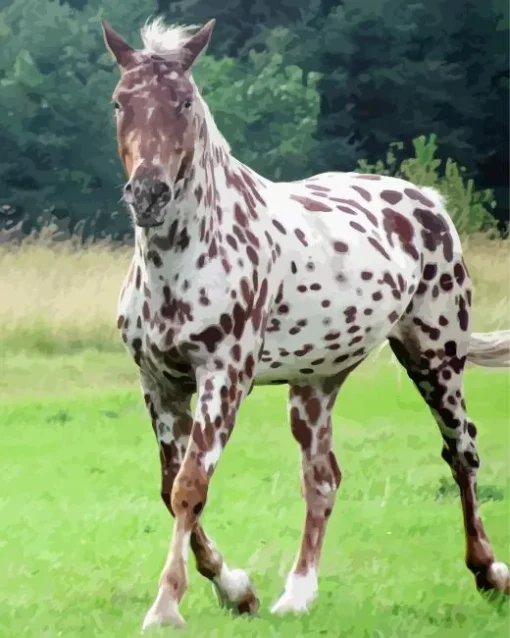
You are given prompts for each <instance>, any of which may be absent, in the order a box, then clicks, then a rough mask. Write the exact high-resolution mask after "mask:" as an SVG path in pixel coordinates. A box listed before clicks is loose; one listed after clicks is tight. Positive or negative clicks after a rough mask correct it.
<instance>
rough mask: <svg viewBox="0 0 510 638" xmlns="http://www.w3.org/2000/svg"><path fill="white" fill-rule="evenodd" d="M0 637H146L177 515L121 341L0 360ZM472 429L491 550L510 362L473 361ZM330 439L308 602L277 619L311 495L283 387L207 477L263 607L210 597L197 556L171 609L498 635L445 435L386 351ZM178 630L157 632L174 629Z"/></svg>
mask: <svg viewBox="0 0 510 638" xmlns="http://www.w3.org/2000/svg"><path fill="white" fill-rule="evenodd" d="M0 365H1V367H2V376H1V377H0V415H1V416H0V432H1V435H0V464H1V468H2V474H1V476H2V484H1V490H0V636H1V637H2V638H8V637H9V638H10V637H18V636H32V637H34V638H35V637H37V638H43V637H48V638H56V637H57V636H87V637H88V636H90V637H94V638H95V637H103V636H108V637H115V638H117V637H120V636H122V637H123V638H125V637H128V636H138V635H140V626H141V621H142V619H143V616H144V614H145V612H146V610H147V608H148V606H149V605H150V604H151V603H152V600H153V597H154V595H155V593H156V590H157V579H158V576H159V573H160V569H161V567H162V565H163V561H164V558H165V555H166V550H167V542H168V537H169V534H170V530H171V521H170V518H169V516H168V514H167V512H166V510H165V508H164V506H163V504H162V503H161V501H160V499H159V461H158V456H157V448H156V444H155V441H154V439H153V434H152V431H151V427H150V424H149V422H148V419H147V418H146V416H145V411H144V407H143V405H142V403H143V402H142V400H141V396H140V393H139V390H138V387H137V382H136V371H135V370H134V366H133V365H131V363H130V361H129V360H128V358H127V355H125V354H124V353H121V354H115V353H103V354H99V353H94V352H92V351H90V352H83V353H76V354H74V355H68V356H55V357H43V356H38V357H30V356H28V355H23V356H21V355H20V356H14V355H13V356H9V357H5V358H4V359H3V360H2V361H0ZM466 392H467V401H468V406H469V410H470V414H471V417H472V419H473V420H474V421H475V423H477V425H478V428H479V451H480V454H481V458H482V470H481V472H480V496H481V501H482V506H481V512H482V516H483V519H484V522H485V526H486V529H487V531H488V533H489V536H490V538H491V540H492V543H493V546H494V549H495V551H496V555H497V556H498V558H499V559H500V560H505V561H508V560H509V559H510V550H509V530H508V523H509V488H510V485H509V465H510V464H509V430H508V423H509V416H510V409H509V404H508V375H507V374H505V373H494V372H489V373H488V372H485V371H483V370H475V369H472V370H469V371H468V373H467V375H466ZM335 412H336V419H335V421H336V426H335V448H336V451H337V453H338V457H339V460H340V463H341V466H342V469H343V473H344V480H343V483H342V486H341V488H340V492H339V495H338V499H337V505H336V508H335V510H334V512H333V515H332V517H331V521H330V524H329V528H328V533H327V536H326V542H325V547H324V554H323V561H322V565H321V580H320V595H319V599H318V601H317V602H316V604H315V606H314V607H313V609H312V611H311V612H310V614H309V615H308V616H305V617H301V618H294V617H285V618H282V619H280V618H274V617H272V616H271V615H270V614H269V611H268V608H269V606H270V604H271V603H272V602H274V601H275V600H276V598H277V597H278V595H279V594H280V593H281V589H282V585H283V581H284V578H285V575H286V573H287V570H288V569H289V567H290V566H291V564H292V561H293V558H294V555H295V552H296V550H297V546H298V542H299V537H300V532H301V526H302V521H303V515H304V506H303V503H302V501H301V498H300V493H299V473H298V467H299V455H298V450H297V446H296V444H295V443H294V441H293V440H292V438H291V435H290V432H289V427H288V425H287V418H286V404H285V389H284V388H270V389H258V390H256V391H255V392H254V394H253V395H252V396H251V397H250V398H249V399H248V401H247V402H246V403H245V405H244V406H243V409H242V411H241V414H240V417H239V420H238V423H237V427H236V429H235V430H234V433H233V436H232V439H231V441H230V443H229V445H228V446H227V449H226V451H225V453H224V455H223V457H222V460H221V462H220V465H219V467H218V469H217V472H216V474H215V476H214V478H213V482H212V486H211V490H210V493H209V500H208V504H207V507H206V510H205V512H204V516H203V522H204V527H205V528H206V530H207V531H208V532H209V534H210V535H211V536H212V537H213V538H214V539H215V541H216V543H217V544H218V546H219V547H220V549H221V551H222V552H223V554H224V556H225V558H226V560H227V562H228V563H229V564H230V565H232V566H239V567H244V568H247V569H248V570H249V572H250V574H251V576H252V578H253V580H254V582H255V584H256V587H257V589H258V592H259V595H260V598H261V610H260V614H259V617H258V618H256V619H253V620H247V619H243V618H239V619H233V618H232V617H230V616H229V615H228V614H227V613H226V612H224V611H222V610H220V609H218V608H217V606H216V601H215V599H214V597H213V594H212V592H211V589H210V586H209V584H208V583H207V582H206V581H205V580H204V579H203V578H202V577H200V576H199V575H198V574H197V573H196V572H195V569H194V561H193V558H192V557H191V560H190V570H189V572H190V583H189V589H188V592H187V594H186V596H185V599H184V601H183V603H182V606H181V611H182V613H183V615H184V617H185V618H186V620H187V623H188V624H187V629H186V630H185V631H184V634H183V635H187V636H192V637H193V638H200V637H204V638H205V637H207V638H228V637H235V638H243V637H245V636H250V637H251V636H260V637H261V638H266V637H272V636H282V637H291V636H292V637H293V638H295V637H300V636H332V637H338V636H355V637H358V636H359V637H360V638H361V637H363V638H365V637H377V638H381V637H387V636H396V637H405V638H408V637H411V636H413V637H414V636H440V637H443V636H448V637H449V636H452V637H453V636H458V637H459V638H460V637H462V638H467V637H475V636H477V637H479V636H502V637H503V636H507V635H508V631H509V622H508V620H509V619H508V615H507V612H506V611H505V609H504V608H503V610H500V611H497V610H496V609H494V607H493V606H490V605H489V604H487V603H486V602H485V601H484V600H482V599H481V598H480V597H479V595H478V594H477V592H476V590H475V588H474V586H473V581H472V577H471V575H470V573H469V572H468V571H467V569H466V568H465V567H464V564H463V554H464V539H463V531H462V517H461V510H460V505H459V503H458V499H457V496H456V490H455V489H453V487H452V480H451V478H450V475H449V471H448V468H447V467H446V465H445V464H444V462H443V461H442V460H441V459H440V454H439V452H440V447H441V443H440V437H439V433H438V431H437V427H436V425H435V424H434V422H433V420H432V418H431V417H430V416H429V413H428V411H427V408H426V407H425V406H424V405H423V404H422V402H421V400H420V399H419V397H418V395H417V393H416V392H415V391H414V388H412V387H411V385H410V383H409V382H408V380H407V379H406V378H405V376H404V375H403V374H402V373H400V371H399V369H398V368H396V367H394V366H391V365H389V364H388V363H387V360H386V356H383V357H381V359H380V360H378V361H376V362H373V363H367V364H365V366H364V368H360V370H359V371H358V372H357V373H356V374H354V375H353V376H352V377H351V378H350V379H349V381H348V382H347V383H346V385H345V387H344V389H343V391H342V393H341V394H340V397H339V400H338V402H337V406H336V410H335ZM173 634H174V631H173V630H172V629H166V630H164V631H162V632H156V633H155V635H173Z"/></svg>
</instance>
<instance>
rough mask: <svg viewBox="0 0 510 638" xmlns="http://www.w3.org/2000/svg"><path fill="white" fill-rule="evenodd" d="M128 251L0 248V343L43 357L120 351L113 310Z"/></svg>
mask: <svg viewBox="0 0 510 638" xmlns="http://www.w3.org/2000/svg"><path fill="white" fill-rule="evenodd" d="M131 254H132V249H131V248H126V247H124V248H118V247H115V246H112V245H105V244H103V245H92V246H89V247H87V248H81V249H80V248H77V247H76V246H75V245H73V244H72V243H68V242H61V243H58V244H47V245H45V244H38V243H27V244H22V245H21V246H13V247H11V246H6V245H4V246H0V272H1V273H2V276H1V277H0V298H1V299H3V300H4V303H2V305H1V306H0V326H1V332H0V341H1V342H2V345H3V347H4V348H6V349H8V350H19V349H30V348H36V349H39V350H44V351H48V352H54V351H66V350H69V349H71V350H74V349H79V348H81V347H84V346H86V347H97V348H99V349H111V348H114V349H117V347H121V344H119V338H118V334H117V329H116V320H115V318H116V306H117V298H118V296H119V291H120V288H121V285H122V281H123V278H124V276H125V274H126V272H127V270H128V267H129V262H130V259H131Z"/></svg>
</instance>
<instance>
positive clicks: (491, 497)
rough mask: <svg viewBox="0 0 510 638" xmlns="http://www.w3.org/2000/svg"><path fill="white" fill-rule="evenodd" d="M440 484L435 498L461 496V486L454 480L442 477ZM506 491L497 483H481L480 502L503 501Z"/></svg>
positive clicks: (443, 499)
mask: <svg viewBox="0 0 510 638" xmlns="http://www.w3.org/2000/svg"><path fill="white" fill-rule="evenodd" d="M439 483H440V485H439V487H438V489H437V491H436V495H435V500H436V501H445V500H454V499H455V500H456V499H458V497H459V488H458V487H457V485H456V483H455V482H454V481H453V480H451V479H450V480H449V479H446V478H444V477H442V478H441V479H440V481H439ZM504 499H505V492H504V490H502V489H501V488H500V487H497V486H496V485H479V486H478V502H479V503H487V502H488V501H495V502H496V501H503V500H504Z"/></svg>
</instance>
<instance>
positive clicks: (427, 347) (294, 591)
mask: <svg viewBox="0 0 510 638" xmlns="http://www.w3.org/2000/svg"><path fill="white" fill-rule="evenodd" d="M214 24H215V22H214V20H211V21H210V22H208V23H207V24H206V25H205V26H203V27H202V28H197V27H193V28H192V27H178V26H167V25H165V24H164V23H163V21H161V20H160V19H156V20H154V21H152V22H148V23H146V24H145V26H144V27H143V28H142V29H141V36H142V41H143V48H142V49H135V48H133V47H131V46H130V45H129V44H128V43H127V42H126V40H125V39H124V38H123V37H122V36H121V35H119V34H118V33H117V32H115V31H114V30H113V28H112V27H111V26H110V25H109V24H108V23H107V22H103V23H102V30H103V36H104V39H105V42H106V46H107V48H108V49H109V51H110V53H111V54H112V56H113V58H114V59H115V60H116V62H117V65H118V68H119V69H120V79H119V80H118V83H117V85H116V87H115V89H114V92H113V106H114V112H115V115H114V117H115V120H116V131H117V142H118V149H119V155H120V158H121V161H122V163H123V165H124V168H125V171H126V174H127V177H128V180H127V182H126V184H125V186H124V187H123V199H124V201H125V203H126V205H127V208H128V209H129V211H130V215H131V217H132V221H133V222H134V231H135V247H134V254H133V257H132V261H131V264H130V267H129V271H128V273H127V276H126V278H125V280H124V284H123V287H122V290H121V292H120V297H119V301H118V320H117V325H118V329H119V331H120V334H121V337H122V340H123V341H124V343H125V346H126V348H127V350H128V352H129V353H130V354H131V356H132V358H133V359H134V362H135V363H136V365H137V366H138V368H139V377H140V385H141V389H142V393H143V397H144V400H145V404H146V406H147V411H148V414H149V416H150V419H151V423H152V427H153V430H154V433H155V436H156V440H157V443H158V446H159V456H160V461H161V497H162V499H163V502H164V504H165V506H166V507H167V509H168V510H169V512H170V514H171V516H172V517H173V518H174V524H173V532H172V536H171V542H170V546H169V550H168V555H167V559H166V562H165V565H164V567H163V570H162V573H161V577H160V580H159V588H158V592H157V595H156V598H155V600H154V603H153V604H152V606H151V607H150V609H149V610H148V612H147V614H146V616H145V619H144V621H143V628H148V627H151V626H158V625H165V624H170V625H173V626H176V627H178V626H182V625H183V624H184V619H183V617H182V615H181V613H180V611H179V603H180V601H181V600H182V597H183V595H184V593H185V590H186V588H187V562H188V550H189V546H191V550H192V552H193V553H194V556H195V559H196V565H197V569H198V571H199V572H200V574H202V575H203V576H205V577H206V578H207V579H209V580H210V581H211V582H212V584H213V585H214V589H215V590H216V593H217V595H218V598H219V602H220V603H221V604H222V605H224V606H226V607H227V608H229V609H230V610H232V611H233V612H237V613H247V614H256V613H257V610H258V607H259V600H258V597H257V593H256V590H255V587H254V586H253V584H252V582H251V580H250V578H249V577H248V575H247V573H246V572H245V571H243V570H240V569H231V568H230V567H228V565H227V563H226V562H225V560H224V558H223V555H222V553H221V552H220V550H219V549H218V548H217V546H216V545H215V544H214V542H213V541H212V539H211V538H210V537H209V536H208V535H207V534H206V532H205V531H204V528H203V526H202V524H201V522H200V517H201V514H202V512H203V511H204V507H205V504H206V500H207V494H208V489H209V483H210V480H211V477H212V475H213V472H214V470H215V468H216V467H217V464H218V462H219V460H220V458H221V454H222V452H223V450H224V448H225V446H226V444H227V441H228V440H229V437H230V435H231V434H232V430H233V428H234V425H235V422H236V415H237V413H238V410H239V407H240V405H241V403H242V402H243V401H244V399H245V398H246V397H247V396H248V395H249V393H250V392H251V391H252V389H253V387H254V386H255V385H268V384H287V385H288V386H289V415H290V428H291V432H292V435H293V437H294V439H295V440H296V442H297V444H298V445H299V446H300V452H301V478H302V496H303V498H304V501H305V504H306V518H305V522H304V528H303V532H302V538H301V543H300V547H299V551H298V553H297V556H296V559H295V562H294V564H293V566H292V568H291V569H290V572H289V574H288V577H287V579H286V582H285V584H284V588H283V593H282V594H281V596H280V598H279V599H278V600H277V602H276V603H275V604H274V605H273V606H272V608H271V611H272V612H273V613H278V614H283V613H287V612H289V613H301V612H306V611H308V610H309V608H310V605H311V604H312V602H313V601H314V599H315V598H316V596H317V594H318V566H319V560H320V555H321V548H322V544H323V540H324V535H325V532H326V526H327V523H328V519H329V517H330V516H331V513H332V510H333V506H334V502H335V496H336V493H337V490H338V488H339V486H340V482H341V479H342V472H341V470H340V467H339V465H338V462H337V460H336V457H335V454H334V451H333V445H332V420H331V414H332V410H333V406H334V404H335V400H336V398H337V395H338V392H339V390H340V388H341V387H342V385H343V383H344V382H345V380H346V379H347V377H348V376H349V375H350V373H351V372H352V371H353V370H354V369H355V368H357V366H358V365H359V364H360V363H361V362H362V361H364V360H365V359H366V358H367V356H368V355H369V353H371V352H373V351H374V350H375V349H377V348H379V347H381V346H382V345H384V344H386V343H389V345H390V347H391V350H392V351H393V353H394V355H395V357H396V359H397V360H398V362H399V363H400V364H401V365H402V366H403V367H404V369H405V370H406V372H407V374H408V376H409V377H410V378H411V380H412V381H413V383H414V384H415V386H416V388H417V390H418V392H419V393H420V394H421V396H422V397H423V399H424V401H425V402H426V404H427V405H428V406H429V408H430V411H431V413H432V415H433V417H434V419H435V421H436V422H437V424H438V426H439V431H440V434H441V436H442V457H443V459H444V460H445V461H446V463H447V464H448V465H449V467H450V469H451V472H452V474H453V477H454V479H455V481H456V483H457V485H458V488H459V493H460V500H461V504H462V510H463V516H464V528H465V542H466V564H467V567H468V568H469V570H471V572H472V573H473V575H474V579H475V583H476V586H477V588H478V589H479V590H480V591H481V592H493V593H495V595H496V596H498V597H499V596H500V595H503V596H504V595H505V594H506V595H508V594H510V570H509V569H508V567H507V566H506V565H505V564H504V563H502V562H498V561H496V560H495V558H494V553H493V550H492V547H491V544H490V541H489V539H488V537H487V535H486V533H485V530H484V527H483V524H482V520H481V517H480V513H479V509H478V504H477V491H476V481H477V470H478V467H479V465H480V460H479V455H478V453H477V448H476V436H477V430H476V427H475V425H474V423H473V422H472V420H471V419H470V418H469V416H468V414H467V411H466V404H465V401H464V395H463V385H462V379H463V372H464V369H465V365H466V362H472V363H475V364H479V365H483V366H494V367H508V366H509V365H510V331H504V330H501V331H496V332H492V333H478V334H477V333H471V330H470V314H471V308H472V283H471V279H470V276H469V272H468V269H467V267H466V264H465V262H464V258H463V252H462V246H461V241H460V238H459V235H458V233H457V231H456V229H455V226H454V224H453V222H452V220H451V218H450V217H449V215H448V212H447V210H446V205H445V202H444V200H443V198H442V197H441V195H440V194H439V193H438V192H437V191H436V190H434V189H432V188H428V187H420V186H416V185H414V184H412V183H410V182H408V181H405V180H403V179H398V178H394V177H388V176H381V175H374V174H360V173H357V172H345V173H341V172H327V173H322V174H320V175H315V176H313V177H309V178H307V179H303V180H301V181H294V182H274V181H271V180H269V179H266V178H264V177H262V176H261V175H259V174H257V173H256V172H255V171H254V170H252V169H251V168H250V167H248V166H246V165H244V164H243V163H242V162H240V161H239V160H237V159H236V158H235V157H234V156H233V154H232V153H231V150H230V147H229V145H228V143H227V141H226V140H225V138H224V137H223V136H222V134H221V133H220V131H219V129H218V127H217V126H216V124H215V120H214V118H213V116H212V114H211V112H210V110H209V108H208V105H207V103H206V102H205V100H204V99H203V97H202V96H201V94H200V92H199V90H198V88H197V86H196V84H195V82H194V80H193V77H192V67H193V65H194V63H195V62H196V60H197V59H199V57H200V55H201V54H203V52H204V51H205V50H206V49H207V46H208V44H209V41H210V38H211V34H212V31H213V27H214ZM194 393H196V395H197V404H196V405H197V407H196V409H195V411H194V413H192V410H191V397H192V395H193V394H194Z"/></svg>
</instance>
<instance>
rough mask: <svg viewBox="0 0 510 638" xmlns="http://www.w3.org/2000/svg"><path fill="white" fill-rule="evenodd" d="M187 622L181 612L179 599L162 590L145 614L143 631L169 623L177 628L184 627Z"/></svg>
mask: <svg viewBox="0 0 510 638" xmlns="http://www.w3.org/2000/svg"><path fill="white" fill-rule="evenodd" d="M185 624H186V623H185V622H184V618H183V617H182V616H181V614H180V613H179V606H178V603H177V601H176V600H175V599H174V598H172V597H171V596H170V595H169V594H168V593H167V592H164V591H163V592H162V591H160V592H159V593H158V596H157V598H156V600H155V601H154V604H153V605H152V607H151V608H150V609H149V611H148V612H147V614H146V615H145V618H144V620H143V624H142V631H145V630H147V629H151V628H153V627H164V626H168V625H170V626H172V627H175V628H176V629H177V628H180V627H184V625H185Z"/></svg>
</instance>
